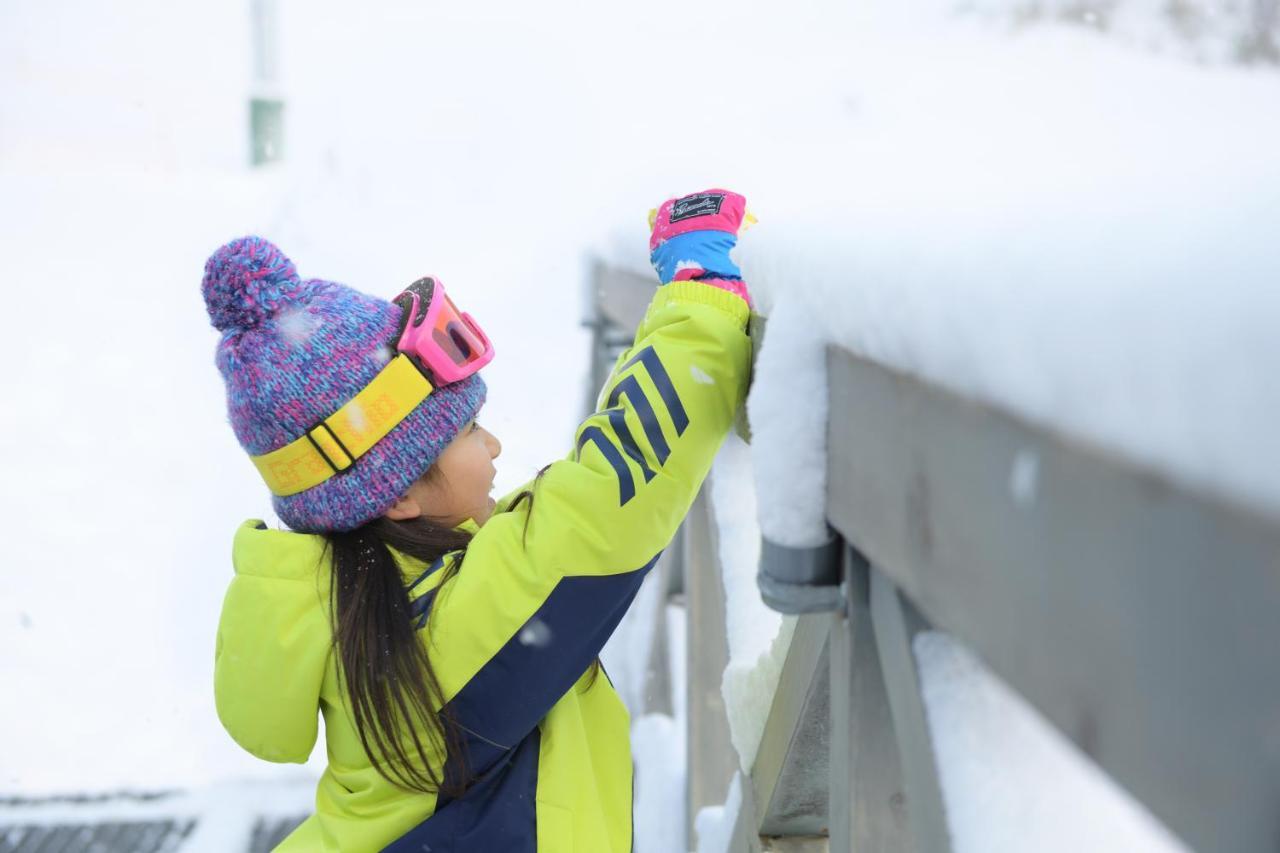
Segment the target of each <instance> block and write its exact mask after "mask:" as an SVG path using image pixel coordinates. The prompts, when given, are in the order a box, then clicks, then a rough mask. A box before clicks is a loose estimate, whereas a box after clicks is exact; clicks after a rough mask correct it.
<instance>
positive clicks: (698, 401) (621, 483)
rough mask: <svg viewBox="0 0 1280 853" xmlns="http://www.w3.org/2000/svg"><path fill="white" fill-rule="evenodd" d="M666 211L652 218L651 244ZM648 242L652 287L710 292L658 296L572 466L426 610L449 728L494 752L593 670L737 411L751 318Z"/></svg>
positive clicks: (493, 524) (722, 291)
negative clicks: (450, 715)
mask: <svg viewBox="0 0 1280 853" xmlns="http://www.w3.org/2000/svg"><path fill="white" fill-rule="evenodd" d="M712 192H719V191H712ZM703 195H706V194H699V196H703ZM725 195H728V196H733V199H732V200H733V202H734V204H735V205H736V210H737V213H736V215H735V214H733V212H732V211H731V210H729V209H728V208H729V204H728V203H727V202H728V201H729V199H721V204H719V205H711V206H708V207H706V208H705V209H706V210H708V211H711V210H712V207H714V211H713V212H710V213H707V214H706V218H705V220H704V221H706V222H708V223H709V224H711V223H714V224H717V225H720V226H721V227H728V228H731V230H730V231H728V232H719V233H720V234H721V235H722V236H721V237H716V238H715V239H716V240H717V241H719V242H720V243H721V244H727V245H724V246H723V251H722V252H721V253H722V254H723V257H724V262H727V251H728V246H731V245H732V238H734V237H735V236H736V231H737V227H738V224H739V223H740V221H741V217H742V207H741V197H740V196H734V195H733V194H731V193H730V194H725ZM686 198H694V197H686ZM680 201H681V200H672V201H670V202H667V204H665V205H664V206H663V208H662V209H660V211H659V212H658V221H657V225H658V228H655V231H657V230H659V229H660V227H661V226H662V224H663V222H664V219H663V217H664V215H665V216H666V217H667V220H669V219H670V218H671V210H673V209H677V210H678V209H679V204H680ZM722 210H724V211H725V213H728V214H729V215H728V216H725V215H722V214H721V211H722ZM696 218H697V217H696V216H694V215H690V216H686V217H684V218H682V219H680V220H678V222H677V224H679V223H680V222H687V221H689V220H696ZM668 224H669V223H668ZM680 233H682V234H691V233H696V232H695V230H694V229H690V228H688V227H687V226H686V227H685V228H684V229H683V230H682V231H681V232H680ZM725 238H728V239H727V240H726V239H725ZM655 239H656V240H658V243H657V246H656V248H655V249H654V257H655V267H656V268H657V269H659V273H660V277H663V278H664V279H669V278H671V277H674V275H670V276H669V275H666V274H665V273H666V272H667V271H670V272H671V273H673V274H674V272H675V268H676V267H677V266H680V268H681V270H682V271H683V270H691V269H693V268H694V263H695V262H696V263H697V264H699V266H698V269H699V272H700V273H701V274H702V275H704V276H707V277H711V276H713V275H714V276H715V281H716V283H715V284H712V283H708V282H707V281H699V280H692V279H690V280H683V281H673V282H671V283H668V284H664V285H663V286H662V287H659V288H658V289H657V292H656V294H655V295H654V298H653V300H652V302H651V304H650V306H649V308H648V311H647V312H646V314H645V317H644V319H643V320H642V321H641V323H640V325H639V328H638V329H637V331H636V336H635V342H634V343H633V345H632V346H631V347H630V348H629V349H628V350H627V351H626V352H625V353H623V354H622V356H621V357H620V358H619V359H618V362H617V364H616V366H615V367H614V370H613V372H612V374H611V376H610V377H609V380H608V382H607V383H606V385H605V388H604V389H603V390H602V392H601V395H600V401H601V403H600V408H599V410H598V411H596V412H595V413H594V414H592V415H591V416H589V417H588V418H587V419H586V420H585V421H583V422H582V424H581V425H580V426H579V427H578V430H577V434H576V437H575V442H574V450H573V451H572V452H571V453H570V454H569V456H568V457H566V458H564V459H561V460H559V461H557V462H555V463H553V464H552V465H551V466H550V467H549V468H548V469H547V471H546V472H545V474H544V475H543V476H542V477H541V479H540V480H539V481H538V483H537V485H536V487H535V489H534V496H533V500H532V501H524V502H521V503H520V505H519V506H517V507H516V508H515V509H514V510H512V511H508V512H502V513H499V514H496V515H494V516H493V517H492V518H491V519H490V520H489V521H488V523H487V524H485V526H484V527H483V528H481V529H480V531H479V533H477V535H476V537H475V539H474V540H473V541H472V543H471V545H470V547H469V549H468V552H467V557H466V560H465V562H464V564H463V567H462V570H461V571H460V572H459V573H458V574H457V575H456V576H455V577H454V578H453V579H452V580H451V581H450V582H449V583H448V585H447V586H446V587H445V588H444V589H442V590H441V591H440V593H439V596H438V600H436V601H434V602H433V603H432V612H431V615H430V617H429V619H428V620H427V621H428V627H427V630H428V632H429V634H430V637H431V647H432V648H438V649H440V650H441V652H440V655H439V664H438V669H437V672H438V673H439V674H440V676H441V685H442V687H443V688H444V691H445V694H446V696H450V697H452V699H451V705H452V706H453V710H454V711H455V712H456V713H457V716H458V719H459V720H460V721H461V722H462V723H463V725H465V726H467V727H468V729H469V730H471V731H472V732H474V733H477V734H478V735H480V736H481V737H482V738H483V739H485V740H487V741H492V742H495V743H496V744H500V745H503V746H512V745H514V744H515V743H516V742H518V741H519V740H520V738H522V737H523V736H524V734H526V733H527V732H528V731H529V730H530V729H531V728H532V726H533V725H536V723H537V721H538V720H539V719H541V718H542V716H543V715H545V714H546V712H547V711H548V710H549V709H550V708H551V706H552V705H553V704H554V703H555V702H556V700H558V699H559V697H560V696H561V695H563V694H564V692H565V691H566V690H568V689H569V687H571V686H572V685H573V683H574V681H575V680H576V679H577V678H578V677H579V676H580V675H581V674H582V673H583V671H584V670H585V669H586V667H587V666H588V665H589V664H590V662H591V661H592V660H594V659H595V657H596V656H597V654H598V653H599V651H600V649H601V648H602V647H603V645H604V643H605V641H606V640H607V639H608V637H609V635H610V634H611V633H612V632H613V629H614V628H615V627H616V626H617V624H618V621H619V620H620V619H621V617H622V614H623V613H624V612H625V610H626V608H627V607H628V606H629V605H630V603H631V600H632V598H633V597H634V595H635V593H636V590H637V589H638V588H639V585H640V582H641V581H642V580H643V578H644V575H645V573H646V572H647V571H648V569H649V568H650V567H652V565H653V564H654V562H656V559H657V556H658V555H659V553H660V552H661V551H662V549H663V548H665V547H666V546H667V544H668V543H669V542H670V541H671V538H672V537H673V536H674V534H675V532H676V530H677V528H678V527H679V525H680V522H681V521H682V520H683V519H684V517H685V515H686V514H687V512H688V510H689V506H690V505H691V503H692V502H693V499H694V497H695V496H696V495H697V492H698V489H699V487H700V486H701V484H702V481H703V480H704V479H705V478H706V475H707V472H708V471H709V470H710V467H711V463H712V460H713V459H714V458H715V455H716V451H717V450H718V449H719V447H720V445H721V443H722V442H723V441H724V438H725V436H726V435H727V434H728V432H729V430H730V429H731V427H732V425H733V422H734V417H735V415H736V413H737V411H738V408H739V407H740V406H741V405H742V403H743V400H744V397H745V395H746V391H747V380H748V374H749V369H750V341H749V339H748V337H747V334H746V331H745V330H746V323H747V319H748V316H749V308H748V303H747V301H746V300H745V298H744V296H745V286H743V285H742V283H741V281H740V280H739V281H737V282H736V284H735V283H734V279H735V277H736V268H733V269H732V270H729V269H725V268H723V267H722V266H721V263H722V262H720V261H718V260H717V258H718V257H719V254H718V253H717V252H712V251H706V250H705V246H704V247H703V248H701V249H690V252H691V254H690V257H688V258H676V259H675V261H673V262H671V263H666V260H668V259H666V258H660V257H659V255H661V254H662V253H661V252H660V251H659V249H661V247H662V245H663V244H664V243H665V242H666V239H663V238H662V237H660V236H657V237H655ZM681 260H685V261H689V263H687V264H683V265H681V264H679V263H677V262H678V261H681ZM722 276H723V277H722ZM726 283H727V284H728V285H729V286H726Z"/></svg>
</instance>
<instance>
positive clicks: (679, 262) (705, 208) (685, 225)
mask: <svg viewBox="0 0 1280 853" xmlns="http://www.w3.org/2000/svg"><path fill="white" fill-rule="evenodd" d="M752 221H754V217H752V216H751V215H750V214H749V213H747V201H746V199H745V198H743V197H742V196H740V195H738V194H737V193H735V192H730V191H728V190H719V189H711V190H706V191H704V192H700V193H694V194H693V195H687V196H684V197H682V198H673V199H668V200H667V201H664V202H663V203H662V206H661V207H659V208H658V209H657V210H655V211H650V213H649V225H650V228H651V229H652V232H651V234H650V236H649V261H650V263H652V264H653V268H654V270H655V271H657V273H658V279H659V280H660V281H661V282H662V283H663V284H669V283H670V282H672V281H688V280H689V279H697V280H699V281H704V282H706V283H708V284H713V285H715V286H716V287H721V288H723V289H725V290H729V291H731V292H733V293H737V294H738V295H739V296H741V297H742V298H743V299H745V300H746V301H747V304H748V305H750V304H751V298H750V296H749V295H748V293H747V287H746V284H745V283H744V282H743V281H742V271H741V270H739V269H738V265H737V264H735V263H734V262H733V261H732V260H730V259H729V250H730V249H732V248H733V247H734V246H735V245H737V243H738V232H739V230H740V229H742V228H744V227H745V225H746V224H750V222H752Z"/></svg>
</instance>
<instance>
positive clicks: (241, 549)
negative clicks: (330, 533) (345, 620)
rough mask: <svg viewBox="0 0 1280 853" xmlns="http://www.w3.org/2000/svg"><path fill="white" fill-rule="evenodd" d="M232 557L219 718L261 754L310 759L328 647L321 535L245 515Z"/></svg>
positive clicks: (218, 679)
mask: <svg viewBox="0 0 1280 853" xmlns="http://www.w3.org/2000/svg"><path fill="white" fill-rule="evenodd" d="M232 562H233V564H234V566H235V577H234V578H233V579H232V581H231V584H230V586H229V587H228V588H227V594H226V597H225V599H224V600H223V603H222V617H221V619H220V621H219V623H218V639H217V648H216V651H215V657H214V696H215V700H216V705H217V709H218V718H219V719H220V720H221V721H222V725H223V727H224V728H226V730H227V732H228V733H229V734H230V735H231V737H232V738H234V739H235V741H236V743H238V744H240V746H242V747H243V748H244V749H246V750H248V751H249V752H250V753H252V754H254V755H256V756H258V757H259V758H263V759H266V760H267V761H282V762H297V763H301V762H305V761H306V760H307V758H308V757H309V756H310V754H311V749H312V747H313V746H314V745H315V740H316V733H317V717H318V713H319V701H320V687H321V685H322V684H323V682H324V671H325V666H326V665H327V663H328V657H329V646H330V630H329V619H328V596H329V578H328V574H329V573H328V571H327V570H325V566H326V560H325V554H324V539H323V538H322V537H320V536H316V535H311V534H304V533H290V532H286V531H282V530H268V529H267V528H266V525H264V524H263V523H262V522H261V521H256V520H253V521H247V522H245V523H244V524H243V525H241V526H240V528H239V530H237V531H236V535H235V542H234V545H233V546H232Z"/></svg>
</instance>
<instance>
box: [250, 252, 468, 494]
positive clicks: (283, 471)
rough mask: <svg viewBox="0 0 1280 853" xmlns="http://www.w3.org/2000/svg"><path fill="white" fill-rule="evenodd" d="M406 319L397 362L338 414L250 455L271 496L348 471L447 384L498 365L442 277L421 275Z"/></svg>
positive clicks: (403, 300) (405, 307)
mask: <svg viewBox="0 0 1280 853" xmlns="http://www.w3.org/2000/svg"><path fill="white" fill-rule="evenodd" d="M392 301H393V302H394V303H395V304H396V305H399V306H400V309H401V310H402V311H403V316H402V319H401V321H400V329H399V332H398V334H397V337H396V343H395V347H396V349H397V350H398V354H397V355H396V356H395V357H393V358H392V359H391V360H390V361H389V362H388V363H387V365H386V367H384V368H382V370H381V371H379V373H378V375H377V376H375V377H373V379H372V380H370V382H369V384H368V385H366V386H365V387H364V388H362V389H360V391H359V393H357V394H356V395H355V397H353V398H351V399H350V400H348V401H347V402H346V403H345V404H344V405H343V406H342V407H341V408H339V409H338V410H337V411H336V412H334V413H333V414H331V415H329V417H327V418H325V419H324V420H323V421H321V422H320V423H318V424H316V425H315V426H314V427H312V428H311V429H309V430H307V431H306V433H304V434H303V435H302V436H300V437H299V438H298V439H297V440H295V441H292V442H290V443H289V444H286V445H285V446H284V447H281V448H278V449H276V450H273V451H271V452H270V453H265V454H263V455H261V456H253V457H250V458H251V459H252V461H253V464H254V465H255V466H256V467H257V469H258V472H259V473H260V474H261V475H262V479H264V480H265V481H266V483H267V486H268V488H270V489H271V492H272V493H273V494H275V495H277V496H279V497H287V496H289V495H296V494H298V493H299V492H304V491H306V490H307V489H310V488H313V487H315V486H318V485H320V484H321V483H323V482H325V481H326V480H328V479H329V478H330V477H333V476H335V475H337V474H342V473H344V472H346V471H349V470H350V469H351V467H352V466H353V465H355V464H356V460H357V459H359V458H360V457H361V456H363V455H364V454H365V453H367V452H368V451H369V450H370V449H371V448H372V447H373V446H374V445H375V444H377V443H378V442H379V441H380V440H381V439H382V438H383V436H385V435H386V434H387V433H389V432H391V430H393V429H394V428H395V427H396V425H397V424H399V423H400V422H401V421H402V420H404V419H405V418H406V417H408V416H409V413H410V412H412V411H413V410H414V409H416V408H417V407H418V404H419V403H421V402H422V401H423V400H425V399H426V398H427V397H428V396H430V394H431V393H432V392H433V391H434V390H435V389H436V388H438V387H440V386H441V385H449V384H452V383H454V382H460V381H462V380H463V379H466V378H467V377H468V376H471V375H473V374H475V373H476V372H477V371H479V370H480V368H482V367H484V366H485V365H486V364H488V363H489V362H490V361H492V360H493V345H492V344H490V343H489V338H488V337H487V336H486V335H485V333H484V332H483V331H481V329H480V326H479V324H477V323H476V321H475V320H474V319H473V318H472V317H471V315H470V314H467V313H464V312H462V311H459V310H458V308H457V306H456V305H454V304H453V300H451V299H450V298H449V297H448V295H447V294H446V293H445V291H444V287H443V285H441V284H440V282H439V280H437V279H433V278H429V277H428V278H420V279H418V280H417V281H415V282H414V283H413V284H411V285H409V287H408V288H406V289H405V290H404V291H403V292H401V293H400V295H399V296H397V297H396V298H395V299H394V300H392Z"/></svg>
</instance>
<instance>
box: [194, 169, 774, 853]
mask: <svg viewBox="0 0 1280 853" xmlns="http://www.w3.org/2000/svg"><path fill="white" fill-rule="evenodd" d="M744 213H745V208H744V200H743V198H742V197H741V196H739V195H736V194H734V193H731V192H726V191H723V190H708V191H706V192H703V193H697V194H695V195H692V196H686V197H684V198H680V199H671V200H669V201H667V202H665V203H664V204H663V205H662V206H661V207H660V208H659V210H658V211H657V213H656V216H651V226H652V228H653V233H652V236H651V238H650V251H651V259H652V260H653V263H654V267H655V268H656V269H657V270H658V273H659V278H660V279H661V281H662V282H663V286H662V287H659V288H658V290H657V294H656V295H655V297H654V299H653V301H652V303H651V304H650V306H649V309H648V311H647V313H646V315H645V317H644V320H643V321H642V322H641V323H640V326H639V328H638V329H637V331H636V337H635V343H634V345H633V346H632V347H631V349H629V350H628V351H627V352H625V353H624V354H623V355H622V357H621V358H620V359H619V360H618V362H617V365H616V366H615V368H614V371H613V374H612V376H611V377H610V378H609V380H608V383H607V385H606V387H605V389H604V391H603V393H602V395H601V403H600V411H597V412H596V413H595V414H593V415H591V416H590V417H589V418H587V420H586V421H585V422H583V423H582V425H581V426H580V427H579V428H578V431H577V437H576V440H575V442H574V449H573V451H572V452H571V453H569V455H568V456H567V457H566V458H564V459H562V460H560V461H557V462H555V463H553V464H551V465H550V466H548V467H547V468H545V469H543V471H542V472H541V473H540V474H539V475H538V477H536V478H535V479H534V480H533V481H532V482H530V483H528V484H526V485H525V486H524V487H523V488H521V489H519V490H517V491H516V492H515V493H513V494H512V495H509V496H507V497H505V498H502V499H501V500H498V501H494V500H493V499H492V498H490V497H489V491H490V490H491V488H492V483H493V475H494V466H493V460H495V459H497V458H498V455H499V454H500V453H501V449H502V446H501V444H500V443H499V441H498V439H497V438H496V437H495V436H494V435H492V434H491V433H489V432H488V431H487V430H485V429H484V428H483V427H481V426H480V425H479V424H478V423H476V415H477V412H478V411H479V409H480V406H481V404H482V403H483V402H484V398H485V385H484V382H483V380H482V379H481V378H480V376H479V374H478V373H477V371H478V370H479V369H480V367H482V366H484V365H485V364H486V363H487V362H488V361H489V359H490V358H492V356H493V348H492V347H491V346H490V344H489V342H488V340H487V338H485V336H484V333H483V332H482V331H481V330H480V328H479V326H478V325H477V324H476V322H475V321H474V320H473V319H472V318H471V317H470V315H467V314H464V313H461V312H459V311H458V310H457V309H456V307H455V306H454V305H453V303H452V301H451V300H450V299H449V298H448V297H447V296H446V295H445V292H444V288H443V286H442V285H441V284H440V283H439V282H438V281H435V280H432V279H422V280H420V281H418V282H415V283H414V284H413V285H412V286H411V287H410V288H409V289H408V290H407V291H405V292H404V293H402V294H401V295H400V296H399V297H397V299H396V300H395V301H394V302H386V301H383V300H381V299H375V298H373V297H370V296H366V295H364V294H362V293H358V292H356V291H355V290H351V289H350V288H347V287H344V286H342V285H340V284H335V283H333V282H328V281H321V280H318V279H302V278H299V276H298V274H297V272H296V271H295V269H294V266H293V263H292V262H291V261H290V260H289V259H288V258H286V257H285V256H284V255H283V254H282V253H281V252H280V250H279V249H277V248H276V247H275V246H273V245H272V244H271V243H269V242H267V241H265V240H263V239H261V238H257V237H247V238H243V239H240V240H236V241H234V242H232V243H229V244H227V245H226V246H223V247H222V248H220V249H218V251H216V252H215V253H214V254H213V256H212V257H210V258H209V261H208V263H207V264H206V266H205V272H204V280H203V283H202V289H203V293H204V298H205V302H206V304H207V307H208V311H209V316H210V318H211V320H212V322H213V325H214V326H215V327H216V328H218V329H219V330H220V331H221V332H222V338H221V340H220V341H219V343H218V348H217V365H218V369H219V370H220V371H221V373H222V376H223V379H224V380H225V382H226V386H227V402H228V408H229V412H230V420H231V425H232V428H233V429H234V430H235V433H236V437H237V438H238V439H239V441H240V443H241V445H242V446H243V447H244V449H245V451H246V452H247V453H248V454H249V455H250V456H251V457H252V460H253V462H254V464H255V465H256V466H257V468H258V470H259V472H260V473H261V474H262V476H263V478H264V479H265V480H266V482H267V485H268V486H269V487H270V489H271V491H272V493H273V496H274V497H273V501H274V506H275V509H276V512H277V513H278V514H279V516H280V518H281V519H282V520H283V521H284V522H285V524H287V525H288V526H289V527H290V528H291V529H292V531H293V532H286V531H282V530H270V529H268V528H267V527H266V525H265V524H263V523H262V522H261V521H249V522H246V523H245V524H244V525H242V526H241V527H240V529H239V530H238V531H237V533H236V535H235V542H234V549H233V561H234V565H235V576H234V578H233V579H232V581H231V585H230V588H229V589H228V590H227V595H226V599H225V601H224V603H223V609H222V618H221V622H220V624H219V628H218V639H217V652H216V668H215V679H214V680H215V684H214V688H215V693H216V699H217V709H218V716H219V718H220V719H221V721H222V724H223V725H224V726H225V727H226V729H227V731H228V732H229V733H230V734H231V736H232V737H233V738H234V739H235V740H236V742H237V743H239V744H240V745H241V746H242V747H244V748H245V749H246V750H248V751H249V752H251V753H253V754H254V755H256V756H258V757H260V758H264V759H266V760H268V761H278V762H304V761H306V760H307V758H308V756H309V755H310V753H311V750H312V747H313V746H314V744H315V740H316V733H317V710H318V711H319V713H321V714H323V715H324V719H325V736H326V741H327V744H326V745H327V749H328V759H329V761H328V767H327V768H326V769H325V772H324V775H323V776H322V777H321V779H320V783H319V787H318V789H317V791H316V812H315V814H314V815H313V816H312V817H310V818H309V819H307V820H306V821H305V822H304V823H303V824H302V825H301V826H300V827H298V829H297V830H296V831H294V833H293V834H292V835H290V836H289V837H288V838H287V839H286V840H285V841H284V843H283V844H282V845H281V846H280V847H279V848H277V849H278V850H285V851H308V853H310V851H341V853H362V852H363V851H374V850H390V851H409V850H412V851H432V853H445V851H459V853H462V852H463V851H465V853H478V851H502V853H512V852H513V851H531V853H532V851H537V853H550V851H555V853H567V851H582V853H625V851H630V850H631V836H632V826H631V796H632V793H631V779H632V766H631V752H630V744H629V739H628V735H629V725H628V723H629V720H628V716H627V711H626V709H625V708H623V706H622V703H621V701H620V700H619V698H618V695H617V693H615V692H614V689H613V686H612V685H611V684H610V683H609V680H608V678H607V677H604V678H601V677H599V675H600V674H601V670H600V667H599V663H598V661H597V655H598V654H599V652H600V649H601V648H602V647H603V646H604V643H605V641H606V640H607V639H608V637H609V635H610V634H611V633H612V632H613V630H614V628H615V627H616V626H617V624H618V622H619V620H620V619H621V618H622V615H623V613H624V612H625V611H626V609H627V607H628V606H629V605H630V604H631V601H632V599H633V598H634V597H635V594H636V591H637V589H638V588H639V586H640V583H641V581H642V580H643V579H644V576H645V573H646V572H647V571H648V570H649V569H650V568H651V567H652V566H653V565H654V563H655V562H656V561H657V559H658V555H659V553H660V552H661V551H662V549H663V548H664V547H665V546H666V545H667V544H668V543H669V542H670V541H671V538H672V536H673V535H674V534H675V532H676V528H677V527H678V526H679V524H680V522H681V520H682V519H683V518H684V516H685V514H686V513H687V511H688V509H689V506H690V504H691V502H692V501H693V498H694V496H695V495H696V493H697V491H698V488H699V486H700V485H701V483H702V481H703V478H704V477H706V475H707V471H708V470H709V468H710V466H711V461H712V458H713V457H714V456H715V454H716V450H717V449H718V448H719V446H720V444H721V441H722V440H723V439H724V437H725V435H726V434H727V432H728V431H729V429H730V427H731V425H732V423H733V419H734V415H735V413H736V411H737V410H738V407H739V406H740V405H742V402H743V398H744V396H745V394H746V386H747V376H748V370H749V361H750V346H749V341H748V338H747V335H746V333H745V330H746V323H747V318H748V313H749V308H748V304H749V303H748V300H747V291H746V287H745V285H744V284H743V282H742V281H741V279H740V277H739V275H738V269H737V267H736V266H735V265H734V264H733V263H732V262H731V261H730V260H729V256H728V252H729V249H730V248H732V247H733V245H734V244H735V242H736V239H737V232H738V229H739V226H740V225H741V223H742V220H743V216H744ZM543 369H553V366H552V365H544V366H543ZM531 379H532V380H533V381H536V377H531Z"/></svg>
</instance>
